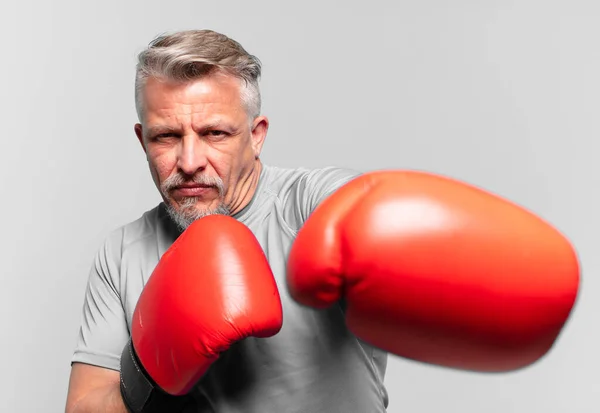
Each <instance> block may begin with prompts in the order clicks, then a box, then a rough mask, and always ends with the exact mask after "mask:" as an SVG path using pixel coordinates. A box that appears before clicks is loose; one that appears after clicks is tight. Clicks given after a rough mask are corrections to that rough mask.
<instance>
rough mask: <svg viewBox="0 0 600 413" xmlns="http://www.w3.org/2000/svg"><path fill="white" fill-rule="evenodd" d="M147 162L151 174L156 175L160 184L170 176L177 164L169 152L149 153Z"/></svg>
mask: <svg viewBox="0 0 600 413" xmlns="http://www.w3.org/2000/svg"><path fill="white" fill-rule="evenodd" d="M148 160H149V163H150V166H151V168H152V170H153V173H154V174H155V175H157V178H158V179H159V181H160V182H162V181H164V180H165V179H167V178H168V177H169V176H170V175H171V173H172V171H173V169H174V167H175V165H176V163H177V160H176V158H175V156H172V155H170V153H169V152H160V153H154V152H149V153H148Z"/></svg>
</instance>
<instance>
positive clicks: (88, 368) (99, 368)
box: [65, 231, 129, 413]
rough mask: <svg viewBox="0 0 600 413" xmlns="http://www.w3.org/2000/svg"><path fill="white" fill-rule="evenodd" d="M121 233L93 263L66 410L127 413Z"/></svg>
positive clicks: (115, 234) (126, 332)
mask: <svg viewBox="0 0 600 413" xmlns="http://www.w3.org/2000/svg"><path fill="white" fill-rule="evenodd" d="M121 239H122V233H121V231H115V232H113V233H112V234H111V235H110V236H109V237H108V238H107V239H106V241H105V242H104V244H103V246H102V247H101V248H100V249H99V250H98V252H97V253H96V256H95V258H94V262H93V265H92V266H91V269H90V272H89V276H88V283H87V287H86V292H85V296H84V301H83V307H82V316H81V325H80V328H79V334H78V337H77V342H76V346H75V351H74V354H73V357H72V359H71V361H72V364H71V375H70V379H69V387H68V392H67V401H66V409H65V411H66V412H67V413H75V412H81V413H83V412H90V413H92V412H102V413H122V412H123V413H126V412H127V411H126V410H125V406H124V404H123V401H122V399H121V395H120V391H119V368H120V366H119V360H120V355H121V351H122V349H123V347H124V346H125V345H126V343H127V341H128V339H129V329H128V327H127V320H126V316H125V311H124V309H123V305H122V303H121V297H120V292H119V288H118V286H119V285H120V271H119V267H120V260H121V244H122V241H121Z"/></svg>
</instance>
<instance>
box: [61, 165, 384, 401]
mask: <svg viewBox="0 0 600 413" xmlns="http://www.w3.org/2000/svg"><path fill="white" fill-rule="evenodd" d="M358 175H359V173H358V172H355V171H351V170H347V169H341V168H334V167H329V168H322V169H314V170H307V169H284V168H278V167H273V166H268V165H264V166H263V170H262V172H261V176H260V179H259V183H258V186H257V190H256V193H255V195H254V197H253V199H252V201H251V202H250V203H249V204H248V205H247V206H246V207H245V208H244V209H243V210H242V211H240V212H239V213H238V214H236V215H235V218H236V219H238V220H239V221H241V222H243V223H244V224H245V225H247V226H248V227H249V228H250V229H251V230H252V232H253V233H254V235H255V236H256V237H257V239H258V241H259V242H260V244H261V246H262V248H263V250H264V252H265V254H266V256H267V258H268V260H269V263H270V265H271V267H272V270H273V274H274V275H275V278H276V280H277V283H278V286H279V289H280V295H281V299H282V305H283V316H284V323H283V327H282V329H281V331H280V332H279V333H278V334H277V335H276V336H274V337H270V338H267V339H258V338H248V339H246V340H243V341H241V342H239V343H237V344H235V345H234V346H233V347H231V348H230V349H229V350H228V351H227V352H225V353H224V354H222V355H221V357H220V359H219V360H218V361H217V362H216V363H215V364H213V366H212V367H211V369H210V370H209V372H208V373H207V374H206V375H205V376H204V377H203V379H202V380H201V381H200V382H199V383H198V385H197V386H196V387H195V389H194V390H193V395H194V396H196V397H197V399H198V409H197V411H198V412H203V413H204V412H207V413H208V412H214V413H242V412H243V413H330V412H331V413H333V412H344V413H381V412H385V411H386V408H387V405H388V395H387V391H386V389H385V386H384V383H383V381H384V374H385V369H386V364H387V354H386V353H385V352H383V351H381V350H379V349H375V348H373V347H371V346H369V345H367V344H366V343H364V342H362V341H360V340H358V339H357V338H356V337H355V336H354V335H353V334H352V333H351V332H349V331H348V329H347V327H346V325H345V322H344V313H343V309H342V306H341V305H335V306H333V307H331V308H329V309H327V310H314V309H310V308H306V307H303V306H300V305H298V304H297V303H295V302H294V301H293V300H292V299H291V297H290V296H289V294H288V292H287V288H286V284H285V271H286V261H287V255H288V252H289V249H290V247H291V245H292V243H293V241H294V238H295V236H296V233H297V231H298V230H299V229H300V227H301V226H302V225H303V223H304V222H305V220H306V219H307V218H308V216H309V215H310V213H311V212H312V211H313V210H314V209H315V207H316V206H317V205H318V204H319V203H320V202H321V201H322V200H324V199H325V198H326V197H327V196H328V195H330V194H331V193H332V192H333V191H334V190H335V189H337V188H339V187H340V186H341V185H343V184H344V183H346V182H348V181H349V180H350V179H352V178H354V177H356V176H358ZM178 235H179V232H178V231H177V229H176V228H175V226H174V225H173V223H172V221H171V220H170V218H169V216H168V215H167V213H166V212H165V209H164V204H162V203H161V204H159V205H158V206H157V207H155V208H153V209H152V210H150V211H147V212H146V213H144V214H143V216H142V217H140V218H139V219H137V220H136V221H133V222H131V223H129V224H127V225H124V226H122V227H121V228H119V229H117V230H115V231H113V232H111V233H110V235H109V236H108V237H107V239H106V241H105V243H104V245H103V246H102V247H101V248H100V250H99V252H98V253H97V255H96V257H95V260H94V264H93V265H92V269H91V272H90V276H89V281H88V286H87V290H86V294H85V301H84V306H83V317H82V323H81V328H80V332H79V336H78V339H77V344H76V348H75V352H74V355H73V358H72V362H81V363H87V364H92V365H97V366H101V367H105V368H109V369H114V370H119V357H120V355H121V351H122V349H123V346H125V344H126V343H127V340H128V339H129V334H130V325H131V318H132V314H133V311H134V309H135V305H136V303H137V300H138V298H139V296H140V293H141V291H142V289H143V288H144V285H145V283H146V282H147V280H148V277H150V275H151V274H152V271H153V270H154V267H155V266H156V265H157V263H158V261H159V259H160V257H161V256H162V254H163V253H164V252H165V251H166V250H167V249H168V248H169V246H170V245H171V244H172V243H173V241H174V240H175V239H176V238H177V236H178Z"/></svg>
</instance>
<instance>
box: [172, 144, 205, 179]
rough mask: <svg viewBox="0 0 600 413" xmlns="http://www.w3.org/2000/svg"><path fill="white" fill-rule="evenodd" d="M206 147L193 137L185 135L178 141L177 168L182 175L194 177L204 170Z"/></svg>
mask: <svg viewBox="0 0 600 413" xmlns="http://www.w3.org/2000/svg"><path fill="white" fill-rule="evenodd" d="M207 150H208V148H207V145H206V143H205V142H204V141H203V140H202V139H198V137H197V136H194V135H191V134H190V135H185V136H184V137H183V138H182V139H181V140H180V146H179V154H178V157H177V167H178V168H179V170H181V172H182V173H184V174H186V175H189V176H194V175H195V174H196V173H197V172H198V171H202V170H204V169H205V168H206V165H207V163H208V157H207Z"/></svg>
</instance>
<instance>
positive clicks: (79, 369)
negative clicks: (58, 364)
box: [65, 363, 127, 413]
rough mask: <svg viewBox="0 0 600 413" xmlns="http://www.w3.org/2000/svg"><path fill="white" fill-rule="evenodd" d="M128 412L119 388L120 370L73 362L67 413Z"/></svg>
mask: <svg viewBox="0 0 600 413" xmlns="http://www.w3.org/2000/svg"><path fill="white" fill-rule="evenodd" d="M96 412H97V413H127V409H125V405H124V404H123V399H122V398H121V392H120V389H119V372H118V371H115V370H111V369H106V368H103V367H98V366H92V365H90V364H84V363H73V365H72V367H71V376H70V378H69V390H68V394H67V406H66V409H65V413H96Z"/></svg>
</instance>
